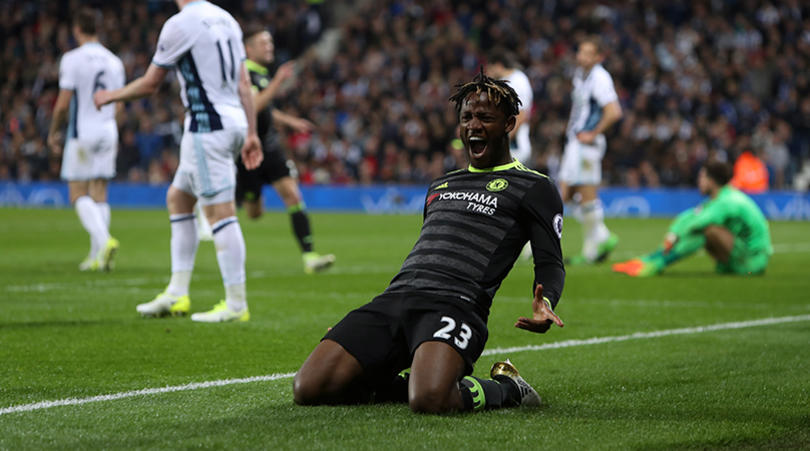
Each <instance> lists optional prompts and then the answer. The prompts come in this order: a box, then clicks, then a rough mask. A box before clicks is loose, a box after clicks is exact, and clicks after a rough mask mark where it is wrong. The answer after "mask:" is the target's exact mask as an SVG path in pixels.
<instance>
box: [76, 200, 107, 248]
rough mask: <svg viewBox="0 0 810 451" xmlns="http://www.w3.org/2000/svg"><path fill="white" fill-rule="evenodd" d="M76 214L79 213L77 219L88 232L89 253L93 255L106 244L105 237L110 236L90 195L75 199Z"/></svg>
mask: <svg viewBox="0 0 810 451" xmlns="http://www.w3.org/2000/svg"><path fill="white" fill-rule="evenodd" d="M76 214H78V215H79V221H81V223H82V225H83V226H84V229H85V230H87V233H88V234H90V255H91V256H95V255H97V254H98V251H99V250H101V249H103V248H104V246H106V245H107V239H109V238H110V233H109V232H108V231H107V227H106V226H105V225H104V219H102V217H101V213H100V212H99V210H98V207H97V206H96V203H95V202H93V199H91V198H90V196H82V197H80V198H78V199H76Z"/></svg>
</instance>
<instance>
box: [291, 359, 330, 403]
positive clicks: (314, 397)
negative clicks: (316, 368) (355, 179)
mask: <svg viewBox="0 0 810 451" xmlns="http://www.w3.org/2000/svg"><path fill="white" fill-rule="evenodd" d="M302 370H303V368H302ZM322 386H323V384H318V383H317V382H316V381H315V379H314V378H313V377H310V375H309V374H307V373H306V372H302V371H301V370H299V371H298V373H296V374H295V377H294V378H293V400H294V401H295V403H296V404H298V405H301V406H306V405H315V404H319V400H320V398H321V387H322Z"/></svg>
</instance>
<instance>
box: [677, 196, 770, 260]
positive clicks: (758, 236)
mask: <svg viewBox="0 0 810 451" xmlns="http://www.w3.org/2000/svg"><path fill="white" fill-rule="evenodd" d="M681 216H682V217H681V218H678V220H676V221H675V222H674V223H673V224H672V226H671V227H670V230H669V231H670V232H671V233H673V234H675V235H676V236H677V237H678V238H679V239H680V238H682V237H685V236H687V235H690V234H693V233H698V232H701V231H702V230H703V229H705V228H706V227H708V226H710V225H719V226H723V227H725V228H726V229H728V230H729V231H730V232H731V233H733V234H734V236H735V237H736V238H737V239H738V240H740V241H741V243H742V244H743V246H744V247H745V249H746V251H747V252H748V253H762V252H764V253H767V254H768V255H770V254H772V253H773V248H772V247H771V232H770V229H769V227H768V220H767V219H765V215H764V214H762V210H760V209H759V207H758V206H757V204H756V203H754V201H753V200H752V199H751V198H750V197H748V196H747V195H746V194H744V193H743V192H741V191H739V190H737V189H736V188H734V187H732V186H730V185H726V186H724V187H722V188H720V191H719V192H718V193H717V196H716V197H715V198H714V199H707V200H706V201H704V202H702V203H701V204H700V205H698V206H697V207H695V208H693V209H691V210H688V211H687V212H684V213H683V214H682V215H681Z"/></svg>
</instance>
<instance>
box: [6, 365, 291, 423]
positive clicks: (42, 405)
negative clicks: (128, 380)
mask: <svg viewBox="0 0 810 451" xmlns="http://www.w3.org/2000/svg"><path fill="white" fill-rule="evenodd" d="M294 375H295V373H283V374H268V375H266V376H254V377H245V378H242V379H222V380H218V381H207V382H193V383H190V384H185V385H173V386H167V387H160V388H144V389H142V390H133V391H125V392H120V393H112V394H109V395H98V396H91V397H90V398H65V399H59V400H56V401H41V402H35V403H32V404H22V405H19V406H11V407H5V408H2V409H0V415H5V414H7V413H17V412H29V411H31V410H41V409H50V408H51V407H58V406H78V405H81V404H87V403H91V402H101V401H114V400H116V399H123V398H132V397H135V396H143V395H157V394H160V393H173V392H178V391H187V390H198V389H201V388H210V387H223V386H225V385H234V384H248V383H251V382H266V381H274V380H278V379H288V378H291V377H293V376H294Z"/></svg>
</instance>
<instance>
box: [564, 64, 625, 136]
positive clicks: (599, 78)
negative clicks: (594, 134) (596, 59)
mask: <svg viewBox="0 0 810 451" xmlns="http://www.w3.org/2000/svg"><path fill="white" fill-rule="evenodd" d="M583 75H584V71H583V70H582V68H581V67H578V68H577V70H576V71H575V72H574V80H573V82H574V90H573V91H572V92H571V103H572V106H571V117H570V119H569V120H568V129H567V130H566V135H567V136H568V139H574V138H575V137H576V135H577V133H579V132H582V131H588V130H593V129H594V127H596V124H598V123H599V121H600V120H601V119H602V108H604V107H605V105H607V104H608V103H611V102H614V101H617V100H619V96H618V95H617V94H616V88H614V87H613V79H612V78H611V77H610V74H609V73H608V71H607V70H605V68H604V67H602V65H601V64H596V65H594V66H593V67H592V68H591V71H590V72H589V73H588V75H587V77H584V78H583Z"/></svg>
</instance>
